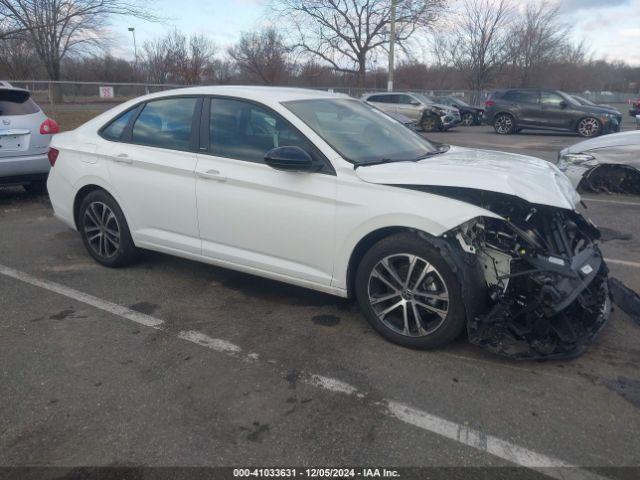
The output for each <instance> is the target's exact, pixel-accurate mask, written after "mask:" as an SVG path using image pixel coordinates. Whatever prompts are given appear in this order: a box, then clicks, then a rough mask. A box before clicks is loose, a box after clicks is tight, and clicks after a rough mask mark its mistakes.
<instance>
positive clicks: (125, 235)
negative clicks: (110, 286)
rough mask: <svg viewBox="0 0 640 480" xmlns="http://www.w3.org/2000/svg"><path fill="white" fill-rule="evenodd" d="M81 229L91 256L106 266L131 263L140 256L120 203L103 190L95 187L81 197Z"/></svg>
mask: <svg viewBox="0 0 640 480" xmlns="http://www.w3.org/2000/svg"><path fill="white" fill-rule="evenodd" d="M78 230H80V235H81V236H82V242H83V243H84V246H85V248H86V249H87V251H88V252H89V255H91V256H92V257H93V258H94V260H95V261H97V262H98V263H100V264H101V265H104V266H105V267H111V268H116V267H123V266H125V265H130V264H131V263H133V262H134V261H135V260H136V258H137V256H138V249H137V248H136V246H135V245H134V243H133V239H132V238H131V233H130V232H129V226H128V225H127V220H126V219H125V218H124V214H123V213H122V210H121V209H120V206H119V205H118V202H116V201H115V199H114V198H113V197H112V196H111V195H109V194H108V193H107V192H105V191H104V190H94V191H92V192H90V193H89V194H88V195H87V196H86V197H84V198H83V199H82V202H81V203H80V209H79V213H78Z"/></svg>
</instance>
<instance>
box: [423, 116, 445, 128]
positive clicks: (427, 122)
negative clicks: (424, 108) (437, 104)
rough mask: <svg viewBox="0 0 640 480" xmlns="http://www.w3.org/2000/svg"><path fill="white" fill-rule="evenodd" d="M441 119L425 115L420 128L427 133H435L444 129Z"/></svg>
mask: <svg viewBox="0 0 640 480" xmlns="http://www.w3.org/2000/svg"><path fill="white" fill-rule="evenodd" d="M441 123H442V122H440V119H439V118H438V117H436V116H435V115H425V116H424V118H423V119H422V121H421V122H420V128H422V130H424V131H425V132H435V131H438V130H440V129H441V128H442V125H441Z"/></svg>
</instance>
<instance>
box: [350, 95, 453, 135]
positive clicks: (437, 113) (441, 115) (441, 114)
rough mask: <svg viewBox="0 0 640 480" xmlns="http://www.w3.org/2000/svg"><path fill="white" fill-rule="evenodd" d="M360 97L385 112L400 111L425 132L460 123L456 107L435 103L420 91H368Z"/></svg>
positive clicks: (444, 128)
mask: <svg viewBox="0 0 640 480" xmlns="http://www.w3.org/2000/svg"><path fill="white" fill-rule="evenodd" d="M362 99H363V100H364V101H366V102H367V103H370V104H371V105H373V106H375V107H377V108H379V109H380V110H384V111H385V112H390V113H400V114H402V115H404V116H406V117H409V118H410V119H412V120H413V121H415V122H416V124H417V125H418V126H419V127H420V128H421V129H422V130H424V131H425V132H435V131H437V130H447V129H449V128H451V127H454V126H455V125H457V124H459V123H460V112H459V111H458V109H457V108H454V107H450V106H448V105H444V104H440V103H435V102H434V101H433V100H431V99H430V98H429V97H427V96H425V95H422V94H420V93H413V92H387V93H368V94H365V95H364V96H363V97H362Z"/></svg>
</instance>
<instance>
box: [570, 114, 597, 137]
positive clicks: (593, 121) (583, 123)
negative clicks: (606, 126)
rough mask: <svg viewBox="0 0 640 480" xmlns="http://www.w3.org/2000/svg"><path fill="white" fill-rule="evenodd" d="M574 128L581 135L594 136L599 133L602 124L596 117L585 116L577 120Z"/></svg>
mask: <svg viewBox="0 0 640 480" xmlns="http://www.w3.org/2000/svg"><path fill="white" fill-rule="evenodd" d="M576 130H577V131H578V135H580V136H581V137H595V136H596V135H598V134H600V131H601V130H602V124H601V123H600V120H598V119H597V118H593V117H587V118H583V119H582V120H580V122H578V127H577V129H576Z"/></svg>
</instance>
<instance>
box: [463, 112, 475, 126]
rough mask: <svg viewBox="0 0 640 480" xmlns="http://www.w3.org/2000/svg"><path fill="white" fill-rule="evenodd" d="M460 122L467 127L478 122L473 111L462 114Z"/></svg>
mask: <svg viewBox="0 0 640 480" xmlns="http://www.w3.org/2000/svg"><path fill="white" fill-rule="evenodd" d="M460 123H461V124H462V125H463V126H465V127H470V126H471V125H474V124H475V123H476V119H475V117H474V116H473V113H471V112H467V113H463V114H462V119H461V122H460Z"/></svg>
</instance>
